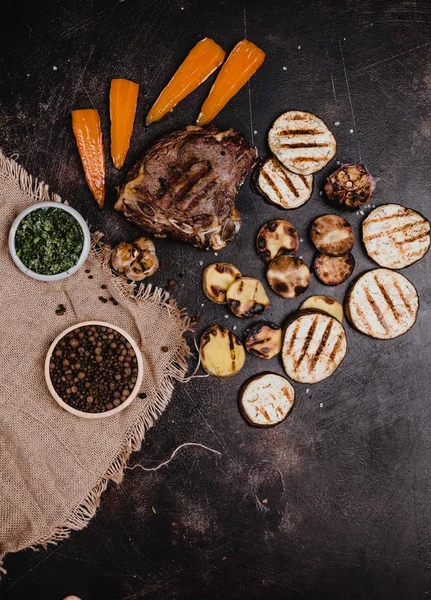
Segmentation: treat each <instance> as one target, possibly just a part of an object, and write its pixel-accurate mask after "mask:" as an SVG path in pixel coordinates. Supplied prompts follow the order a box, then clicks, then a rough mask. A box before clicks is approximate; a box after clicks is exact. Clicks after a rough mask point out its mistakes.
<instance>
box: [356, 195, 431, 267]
mask: <svg viewBox="0 0 431 600" xmlns="http://www.w3.org/2000/svg"><path fill="white" fill-rule="evenodd" d="M362 239H363V241H364V244H365V249H366V251H367V253H368V256H369V257H370V258H372V259H373V260H374V261H375V262H376V263H377V264H378V265H380V266H381V267H387V268H388V269H403V268H404V267H407V266H409V265H411V264H413V263H415V262H416V261H418V260H419V259H421V258H422V257H423V256H424V254H426V252H427V251H428V248H429V247H430V222H429V221H428V220H427V219H425V217H423V216H422V215H421V214H420V213H418V212H416V211H415V210H412V209H411V208H404V206H401V205H400V204H383V205H382V206H378V207H377V208H376V209H374V210H373V211H371V212H370V214H369V215H368V217H367V218H366V219H365V220H364V222H363V223H362Z"/></svg>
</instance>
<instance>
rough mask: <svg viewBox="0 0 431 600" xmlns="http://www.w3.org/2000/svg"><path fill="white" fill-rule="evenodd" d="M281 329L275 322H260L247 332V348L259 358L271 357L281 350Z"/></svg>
mask: <svg viewBox="0 0 431 600" xmlns="http://www.w3.org/2000/svg"><path fill="white" fill-rule="evenodd" d="M281 337H282V335H281V329H280V327H278V326H277V325H274V323H268V322H266V323H258V324H257V325H254V326H253V327H250V328H249V329H247V331H246V332H245V348H246V350H247V352H249V353H250V354H254V356H257V357H258V358H266V359H268V360H269V359H270V358H273V357H274V356H276V355H277V354H279V352H280V351H281Z"/></svg>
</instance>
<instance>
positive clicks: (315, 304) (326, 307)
mask: <svg viewBox="0 0 431 600" xmlns="http://www.w3.org/2000/svg"><path fill="white" fill-rule="evenodd" d="M300 309H301V310H305V309H308V310H316V311H318V312H324V313H326V314H327V315H330V316H331V317H335V318H336V319H337V321H340V323H341V322H342V321H343V307H342V305H341V304H340V303H339V302H337V300H335V299H334V298H331V297H330V296H310V297H309V298H307V299H306V300H304V302H303V303H302V304H301V307H300Z"/></svg>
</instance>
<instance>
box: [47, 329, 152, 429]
mask: <svg viewBox="0 0 431 600" xmlns="http://www.w3.org/2000/svg"><path fill="white" fill-rule="evenodd" d="M84 325H100V326H102V327H110V328H111V329H115V331H118V332H119V333H121V335H123V336H124V337H125V338H126V340H127V341H128V342H129V343H130V345H131V346H132V348H133V350H134V351H135V354H136V360H137V361H138V376H137V378H136V383H135V387H134V388H133V390H132V391H131V393H130V396H128V397H127V399H126V400H125V401H124V402H123V403H122V404H120V405H119V406H115V407H114V408H111V410H106V411H105V412H101V413H89V412H85V411H82V410H77V409H76V408H73V407H72V406H70V405H69V404H67V403H66V402H64V400H62V399H61V398H60V396H59V395H58V394H57V392H56V391H55V389H54V386H53V385H52V382H51V377H50V374H49V363H50V361H51V356H52V352H53V350H54V348H55V347H56V345H57V343H58V342H59V341H60V340H61V338H63V337H64V336H65V335H66V334H67V333H69V331H73V330H74V329H77V328H78V327H83V326H84ZM143 369H144V366H143V362H142V355H141V351H140V350H139V347H138V344H137V343H136V342H135V340H134V339H133V338H132V337H131V336H130V335H129V334H128V333H127V332H126V331H124V329H121V328H120V327H117V326H116V325H112V323H105V322H103V321H83V322H82V323H76V325H72V326H71V327H68V328H67V329H65V330H64V331H62V332H61V333H60V335H58V336H57V337H56V338H55V340H54V341H53V342H52V344H51V346H50V347H49V350H48V353H47V355H46V358H45V380H46V384H47V386H48V389H49V391H50V392H51V395H52V397H53V398H54V400H56V401H57V402H58V404H59V405H60V406H61V407H62V408H64V409H65V410H67V411H68V412H70V413H72V414H73V415H76V416H77V417H84V419H103V418H104V417H111V416H112V415H116V414H117V413H119V412H120V411H121V410H124V409H125V408H126V407H127V406H129V404H130V403H131V402H132V400H133V399H134V398H135V397H136V395H137V393H138V392H139V388H140V387H141V383H142V377H143Z"/></svg>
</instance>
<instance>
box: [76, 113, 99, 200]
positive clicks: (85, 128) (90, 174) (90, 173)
mask: <svg viewBox="0 0 431 600" xmlns="http://www.w3.org/2000/svg"><path fill="white" fill-rule="evenodd" d="M72 128H73V133H74V134H75V138H76V143H77V145H78V150H79V155H80V157H81V161H82V166H83V167H84V173H85V179H86V180H87V184H88V187H89V188H90V190H91V193H92V194H93V196H94V199H95V200H96V202H97V204H98V205H99V208H102V206H103V204H104V202H105V155H104V154H103V145H102V131H101V129H100V117H99V113H98V112H97V110H95V109H93V108H84V109H82V110H72Z"/></svg>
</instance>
